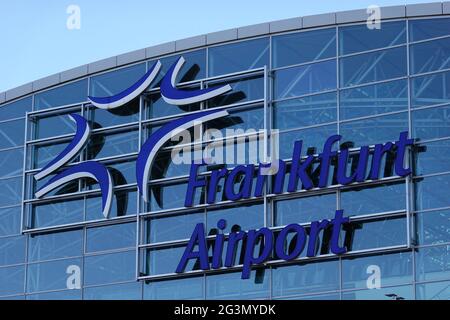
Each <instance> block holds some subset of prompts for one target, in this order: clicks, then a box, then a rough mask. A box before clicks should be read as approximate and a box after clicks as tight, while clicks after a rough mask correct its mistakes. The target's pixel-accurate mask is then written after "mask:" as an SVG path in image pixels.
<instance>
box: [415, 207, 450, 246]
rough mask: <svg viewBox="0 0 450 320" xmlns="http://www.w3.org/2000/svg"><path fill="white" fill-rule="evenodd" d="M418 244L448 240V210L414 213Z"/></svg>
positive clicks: (449, 227) (449, 214)
mask: <svg viewBox="0 0 450 320" xmlns="http://www.w3.org/2000/svg"><path fill="white" fill-rule="evenodd" d="M416 221H417V238H418V243H419V244H438V243H443V242H450V210H439V211H429V212H421V213H417V214H416Z"/></svg>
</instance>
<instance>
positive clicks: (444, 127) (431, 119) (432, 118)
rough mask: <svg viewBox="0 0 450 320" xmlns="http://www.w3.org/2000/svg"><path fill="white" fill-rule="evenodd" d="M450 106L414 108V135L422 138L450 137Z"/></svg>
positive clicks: (412, 115)
mask: <svg viewBox="0 0 450 320" xmlns="http://www.w3.org/2000/svg"><path fill="white" fill-rule="evenodd" d="M449 111H450V106H448V105H447V106H442V107H436V108H429V109H424V110H413V112H412V114H411V117H412V127H413V133H414V137H417V138H419V139H421V140H428V139H434V138H444V137H450V125H449V124H450V113H449Z"/></svg>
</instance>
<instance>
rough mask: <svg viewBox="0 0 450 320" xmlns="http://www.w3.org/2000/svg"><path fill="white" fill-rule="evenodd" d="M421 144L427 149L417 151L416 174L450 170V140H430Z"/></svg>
mask: <svg viewBox="0 0 450 320" xmlns="http://www.w3.org/2000/svg"><path fill="white" fill-rule="evenodd" d="M421 146H423V147H425V148H426V150H424V151H423V152H417V153H415V160H416V165H415V174H416V175H422V174H430V173H438V172H446V171H450V162H449V161H448V159H450V140H443V141H435V142H428V143H426V144H423V145H421Z"/></svg>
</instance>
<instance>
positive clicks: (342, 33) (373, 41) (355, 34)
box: [339, 21, 406, 54]
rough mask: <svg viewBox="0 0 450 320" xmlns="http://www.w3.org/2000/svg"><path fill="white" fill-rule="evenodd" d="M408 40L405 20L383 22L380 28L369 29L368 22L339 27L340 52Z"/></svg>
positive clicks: (386, 45)
mask: <svg viewBox="0 0 450 320" xmlns="http://www.w3.org/2000/svg"><path fill="white" fill-rule="evenodd" d="M405 42H406V24H405V22H404V21H398V22H382V23H381V28H380V29H369V28H368V27H367V25H366V24H360V25H355V26H348V27H341V28H339V52H340V54H349V53H355V52H361V51H367V50H373V49H378V48H383V47H390V46H394V45H398V44H402V43H405Z"/></svg>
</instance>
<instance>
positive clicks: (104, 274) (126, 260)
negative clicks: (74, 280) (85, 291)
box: [84, 251, 136, 285]
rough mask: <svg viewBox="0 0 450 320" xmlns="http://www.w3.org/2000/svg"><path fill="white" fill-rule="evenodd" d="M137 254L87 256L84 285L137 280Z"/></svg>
mask: <svg viewBox="0 0 450 320" xmlns="http://www.w3.org/2000/svg"><path fill="white" fill-rule="evenodd" d="M135 264H136V252H135V251H127V252H120V253H113V254H108V255H99V256H87V257H86V258H85V260H84V269H85V272H84V284H85V285H96V284H106V283H112V282H121V281H128V280H130V281H131V280H135V276H136V267H135Z"/></svg>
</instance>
